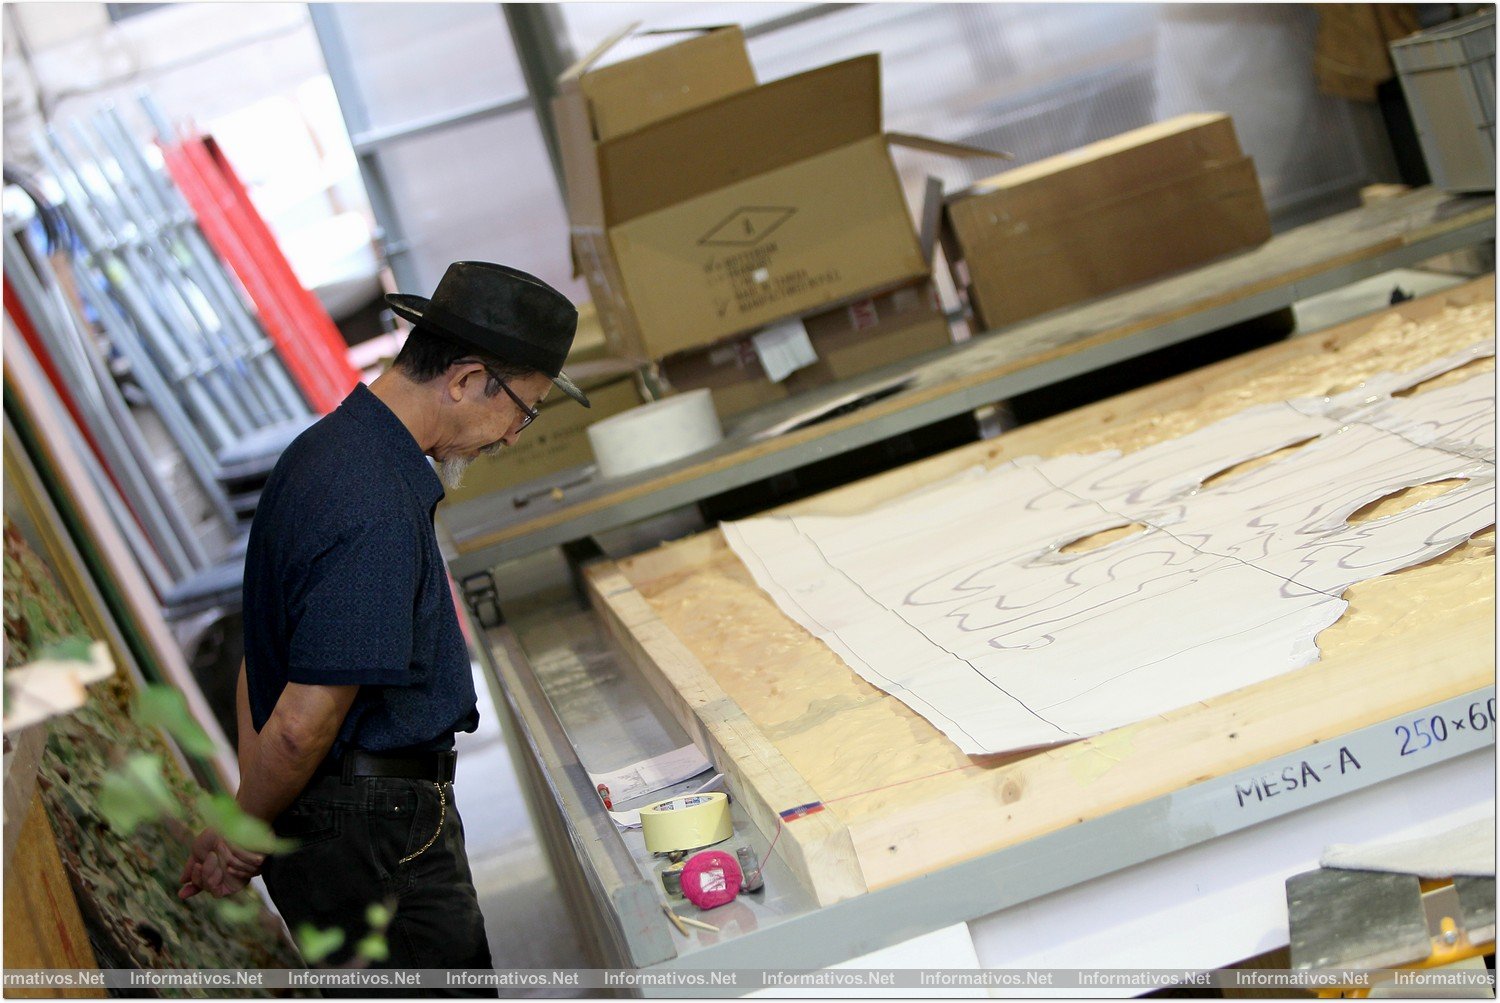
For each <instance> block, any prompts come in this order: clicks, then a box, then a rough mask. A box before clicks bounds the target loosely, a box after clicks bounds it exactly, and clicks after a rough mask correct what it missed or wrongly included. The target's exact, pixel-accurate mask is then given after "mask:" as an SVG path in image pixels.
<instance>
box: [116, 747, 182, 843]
mask: <svg viewBox="0 0 1500 1003" xmlns="http://www.w3.org/2000/svg"><path fill="white" fill-rule="evenodd" d="M99 811H100V813H101V814H103V815H104V818H105V820H106V821H107V822H109V824H110V828H112V829H115V830H117V831H119V832H121V833H123V834H125V835H129V834H130V833H132V832H134V831H135V829H136V826H138V825H140V824H141V823H142V822H148V821H152V820H154V819H158V818H161V817H163V816H166V817H169V818H182V817H183V810H182V805H181V803H179V802H178V800H177V799H176V798H175V797H173V796H172V790H171V788H170V787H168V786H167V780H166V777H164V776H163V775H162V759H161V757H160V756H153V755H150V754H149V753H144V752H137V753H133V754H132V755H131V756H130V758H128V759H127V760H125V764H124V765H123V766H121V767H119V768H118V769H114V770H111V771H109V772H108V773H106V774H105V775H104V779H103V781H102V782H101V783H100V785H99Z"/></svg>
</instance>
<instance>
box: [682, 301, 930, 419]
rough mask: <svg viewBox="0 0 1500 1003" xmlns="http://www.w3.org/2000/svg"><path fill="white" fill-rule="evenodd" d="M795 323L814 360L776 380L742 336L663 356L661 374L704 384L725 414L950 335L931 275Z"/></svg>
mask: <svg viewBox="0 0 1500 1003" xmlns="http://www.w3.org/2000/svg"><path fill="white" fill-rule="evenodd" d="M802 325H803V327H805V328H806V329H807V335H808V340H809V341H811V342H812V346H813V350H814V351H815V352H817V355H818V361H817V362H815V363H813V364H812V365H810V366H805V367H803V368H802V369H798V370H796V371H795V372H793V373H792V374H791V375H790V376H788V377H787V378H786V379H784V380H782V381H781V382H780V383H773V382H771V380H770V379H769V378H768V377H767V376H766V371H765V368H764V367H763V366H762V365H761V363H760V358H759V356H757V355H756V352H755V347H754V345H753V339H752V337H749V336H747V337H744V338H736V339H733V340H730V341H726V342H723V343H721V344H718V345H713V346H710V347H709V348H704V349H697V350H695V351H690V352H683V353H679V354H677V355H673V356H668V357H667V358H666V359H663V360H662V362H661V365H660V370H661V373H662V376H663V377H664V378H665V379H666V381H667V382H668V384H670V386H671V388H672V389H673V390H695V389H698V388H700V387H706V388H708V390H709V392H710V393H711V394H712V396H713V399H714V408H715V410H717V411H718V412H719V417H721V418H728V417H731V416H733V415H736V414H740V413H741V412H744V411H749V410H752V409H754V408H757V407H760V406H762V405H765V404H770V403H773V402H775V401H778V400H783V399H785V398H786V397H789V396H791V395H792V394H796V393H801V392H803V391H806V390H811V389H813V388H814V387H820V386H824V385H826V384H828V383H831V382H833V381H835V380H841V379H847V378H849V377H851V376H858V375H859V374H861V373H866V372H869V371H870V370H872V369H878V368H880V367H881V366H885V365H889V364H890V363H893V362H899V361H900V360H902V359H906V358H910V357H912V356H916V355H921V354H922V353H924V352H929V351H932V350H934V349H937V348H941V347H943V346H944V345H950V344H952V343H953V332H952V330H951V329H950V328H949V326H948V320H947V317H946V316H944V314H943V310H942V306H941V305H940V304H939V302H938V297H937V290H936V289H935V288H934V287H933V284H932V282H931V281H922V282H917V283H912V284H908V285H905V286H902V287H901V288H899V289H894V290H891V291H889V292H886V293H882V294H881V295H879V296H874V297H868V298H866V299H862V300H859V301H857V302H855V303H851V304H849V305H847V306H841V307H839V308H837V309H835V310H829V311H826V312H823V313H819V314H810V315H808V316H806V317H803V318H802Z"/></svg>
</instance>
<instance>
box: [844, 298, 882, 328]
mask: <svg viewBox="0 0 1500 1003" xmlns="http://www.w3.org/2000/svg"><path fill="white" fill-rule="evenodd" d="M879 323H880V311H879V310H877V309H875V301H874V300H873V299H866V300H860V301H859V302H858V303H850V304H849V326H850V327H852V328H854V330H856V331H868V330H869V329H870V328H872V327H875V326H876V325H878V324H879Z"/></svg>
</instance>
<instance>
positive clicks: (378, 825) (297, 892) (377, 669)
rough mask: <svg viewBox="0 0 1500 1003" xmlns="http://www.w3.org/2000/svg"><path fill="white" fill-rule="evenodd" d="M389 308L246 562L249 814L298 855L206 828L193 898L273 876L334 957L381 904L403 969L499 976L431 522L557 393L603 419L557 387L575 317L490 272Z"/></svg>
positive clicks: (454, 626) (453, 276)
mask: <svg viewBox="0 0 1500 1003" xmlns="http://www.w3.org/2000/svg"><path fill="white" fill-rule="evenodd" d="M387 299H388V301H389V302H390V304H391V306H392V308H393V309H394V310H395V311H396V312H397V313H398V314H400V315H401V316H403V317H405V318H407V319H408V320H411V321H412V322H413V323H414V324H415V328H414V329H413V331H412V333H411V336H410V337H409V338H408V339H407V341H406V344H405V345H404V346H403V347H402V349H401V352H400V354H399V355H398V356H397V357H396V360H395V363H394V364H393V365H392V367H391V368H390V369H389V370H388V371H387V372H385V373H384V374H382V375H381V376H380V377H379V378H378V379H377V380H375V381H374V382H373V383H372V384H370V386H369V387H368V389H367V388H366V387H364V386H356V387H355V388H354V390H353V391H352V392H350V394H349V396H348V397H346V398H345V399H344V402H343V403H342V404H341V405H339V408H338V409H337V410H336V411H334V412H333V413H332V414H330V415H327V416H326V417H324V418H323V419H322V420H320V421H319V422H317V424H315V425H313V426H312V427H311V428H309V429H308V430H307V431H306V432H305V433H303V434H302V435H301V436H299V437H298V438H297V440H296V441H295V442H293V443H292V445H291V446H290V447H288V449H287V451H286V452H285V454H283V455H282V457H281V459H280V461H279V462H278V463H277V465H276V469H275V471H274V472H273V473H272V474H271V478H270V480H269V481H267V483H266V487H265V491H264V492H263V493H262V495H261V499H260V504H259V506H258V508H257V510H256V513H255V521H254V523H253V525H252V526H251V530H250V542H249V548H248V550H247V551H246V555H245V664H244V666H243V668H242V669H241V673H240V679H239V697H238V711H239V732H240V741H239V764H240V774H241V779H240V790H239V795H238V800H239V804H240V806H241V807H242V808H243V809H244V810H245V811H246V812H248V813H249V814H251V815H254V816H256V817H258V818H261V819H264V820H266V821H268V822H271V823H272V824H273V827H274V828H275V830H276V832H277V834H278V835H280V836H284V837H287V838H289V839H293V840H295V841H296V842H297V844H298V848H297V849H296V850H294V851H292V852H289V853H286V854H278V855H275V856H272V857H268V858H264V859H263V858H261V857H260V856H259V855H257V854H254V853H250V852H248V851H246V850H243V849H241V848H238V847H235V846H233V845H231V844H229V843H228V842H226V841H225V840H224V839H223V838H222V837H220V836H219V835H218V834H216V833H214V832H213V831H212V830H210V831H206V832H204V833H203V834H201V835H200V836H199V838H198V839H197V841H196V842H195V844H194V847H193V851H192V854H191V857H190V859H189V861H188V863H187V865H186V866H185V867H184V869H183V878H182V880H183V888H182V891H181V895H182V897H184V898H187V897H189V896H191V895H193V894H196V893H197V892H198V891H200V890H206V891H209V892H210V893H212V894H214V895H219V896H222V895H227V894H231V893H233V892H235V891H237V890H239V889H240V888H242V887H244V884H245V882H246V881H248V880H249V879H250V878H251V877H252V876H254V874H255V873H257V871H260V872H261V873H263V874H264V876H265V880H266V886H267V887H268V888H269V889H270V892H271V897H272V898H273V899H274V900H275V901H276V905H277V908H278V909H280V911H281V914H282V916H283V917H284V918H285V919H286V921H287V923H288V925H290V926H291V927H292V928H293V929H294V930H295V929H296V928H297V927H298V926H299V925H300V924H302V923H304V922H306V923H311V924H313V925H314V926H316V927H318V928H320V929H329V928H334V927H337V928H341V929H342V930H343V931H344V933H345V940H344V946H343V948H342V949H341V950H340V951H339V952H337V953H335V954H334V955H332V956H331V957H330V960H331V961H333V962H334V963H337V962H338V961H340V960H342V959H343V958H345V957H347V956H348V955H349V954H350V952H351V951H353V950H354V948H355V946H356V944H357V942H358V941H359V940H360V939H362V938H363V937H364V936H365V935H366V933H367V931H368V928H369V927H368V921H367V918H366V914H367V910H368V908H369V907H370V906H371V905H374V904H385V905H387V906H389V907H391V909H392V912H393V918H392V920H391V922H390V926H389V928H388V930H387V934H386V943H387V946H388V949H389V952H390V953H389V957H388V959H387V960H386V963H387V964H389V965H390V966H392V967H405V968H488V967H490V954H489V949H488V946H487V945H486V942H485V935H484V922H483V918H482V917H481V915H480V911H479V902H478V899H477V897H476V895H475V893H474V887H473V882H472V880H471V878H470V873H469V865H468V860H467V858H466V855H465V851H464V833H463V824H462V822H461V821H460V819H459V816H458V809H457V807H456V805H455V804H454V802H453V790H452V780H453V768H454V752H453V736H454V733H455V732H458V731H473V730H474V728H475V725H476V724H477V723H478V719H479V715H478V711H477V707H476V700H475V693H474V685H473V677H472V676H471V674H470V669H469V655H468V650H467V648H466V646H465V644H464V640H463V635H462V634H461V633H460V631H459V625H458V618H457V615H456V614H455V612H454V606H453V597H452V594H451V592H450V589H449V586H448V578H447V572H446V569H445V567H444V564H443V560H442V557H441V556H440V554H439V552H438V545H437V539H436V536H435V535H434V532H433V522H432V520H433V511H434V507H435V506H436V505H437V503H438V501H439V500H440V499H441V498H442V497H443V487H444V484H446V485H447V486H448V487H455V486H456V485H457V483H458V480H459V478H460V477H461V476H462V474H463V470H464V468H465V467H466V466H467V465H468V464H469V463H470V462H472V461H473V460H474V459H475V458H476V457H478V456H480V455H481V454H485V453H491V452H494V451H496V450H499V449H501V448H502V447H504V446H508V445H511V444H513V443H514V442H515V441H516V439H517V438H518V437H519V436H520V434H521V432H522V430H523V429H525V428H526V426H527V425H529V424H530V423H531V422H532V421H533V420H535V418H536V416H537V407H538V405H540V404H541V402H542V399H543V398H544V397H545V396H546V395H547V392H548V391H549V390H550V389H551V388H552V387H554V386H556V387H557V388H558V389H560V390H562V391H563V392H564V393H565V394H567V395H568V396H569V397H572V398H573V399H574V400H576V401H578V402H579V403H580V404H582V405H584V406H585V407H587V406H588V400H587V398H585V397H584V395H583V394H582V393H581V392H580V391H579V390H578V388H577V387H576V386H574V384H573V382H572V381H571V380H569V379H568V378H567V376H565V375H564V374H563V373H562V364H563V359H564V358H565V357H566V356H567V354H568V349H569V347H570V346H571V345H572V342H573V333H574V330H575V328H576V326H577V320H578V314H577V312H576V311H575V310H574V308H573V306H572V304H571V303H569V302H568V300H567V299H566V298H565V297H564V296H563V295H562V294H561V293H559V292H557V291H556V290H555V289H552V288H551V287H550V286H548V285H546V284H545V283H543V282H541V281H540V280H538V279H536V278H534V277H532V276H530V275H527V274H525V273H524V272H519V271H516V270H514V269H511V268H506V267H503V266H501V265H493V264H487V263H484V262H467V261H465V262H458V263H456V264H454V265H452V266H450V267H449V268H448V271H447V273H446V274H445V275H444V276H443V279H442V282H440V283H439V285H438V288H437V290H436V292H435V293H434V294H433V296H432V299H431V300H427V299H423V298H421V297H417V296H407V295H399V294H397V295H392V296H389V297H387ZM428 457H431V458H432V459H433V460H434V461H436V463H437V465H438V468H439V469H440V470H441V471H442V477H441V481H440V479H439V475H438V473H437V472H435V471H434V470H433V468H432V466H431V465H430V464H429V463H428V460H427V458H428ZM423 993H424V994H427V995H431V994H432V991H431V990H430V989H429V990H423ZM491 995H493V994H491Z"/></svg>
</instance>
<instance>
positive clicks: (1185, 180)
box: [950, 157, 1271, 330]
mask: <svg viewBox="0 0 1500 1003" xmlns="http://www.w3.org/2000/svg"><path fill="white" fill-rule="evenodd" d="M956 229H957V228H956ZM1270 237H1271V227H1270V220H1269V217H1268V216H1267V214H1266V207H1265V201H1264V199H1263V197H1262V195H1261V191H1260V185H1259V182H1258V181H1257V179H1256V176H1255V167H1254V164H1253V163H1252V162H1251V161H1250V159H1249V158H1247V157H1241V158H1239V159H1238V160H1237V161H1234V162H1232V163H1224V164H1216V165H1214V166H1211V167H1208V168H1206V169H1204V170H1202V171H1200V172H1198V173H1196V174H1190V175H1186V176H1183V177H1180V178H1177V179H1175V180H1172V181H1168V182H1166V183H1164V184H1158V185H1156V186H1153V187H1151V188H1149V189H1145V190H1142V191H1137V192H1131V193H1129V194H1126V195H1124V196H1121V197H1118V198H1116V199H1115V200H1113V201H1109V202H1101V203H1096V204H1093V205H1089V206H1084V207H1081V208H1079V209H1078V210H1077V211H1075V212H1073V213H1070V214H1066V215H1059V216H1055V217H1053V218H1051V219H1048V220H1046V221H1045V225H1032V222H1031V221H1030V220H1028V219H1016V218H1013V217H1006V218H1001V219H1000V220H999V221H997V222H994V223H992V224H991V225H990V226H989V227H987V228H985V229H984V230H983V231H981V232H980V233H979V234H977V235H974V234H971V235H970V237H969V238H968V239H965V237H964V236H963V231H962V230H959V239H958V243H959V245H960V246H961V252H960V253H961V254H962V256H963V264H964V266H965V271H966V274H967V279H968V289H967V291H968V295H969V298H970V303H971V305H972V306H973V307H974V311H975V315H976V318H977V319H978V321H979V323H980V325H981V326H982V327H983V328H984V329H987V330H988V329H994V328H997V327H1001V326H1004V325H1006V324H1012V323H1015V322H1016V321H1019V320H1023V319H1025V318H1027V317H1032V316H1036V315H1038V314H1042V313H1046V312H1047V311H1049V310H1054V309H1058V308H1060V307H1064V306H1067V305H1069V304H1072V303H1077V302H1081V301H1083V300H1087V299H1091V298H1093V297H1096V296H1100V295H1103V294H1104V293H1107V292H1111V291H1113V290H1116V289H1121V288H1124V287H1126V286H1130V285H1135V284H1137V283H1141V282H1147V281H1150V280H1152V279H1155V278H1159V277H1161V276H1164V275H1170V274H1172V273H1173V272H1178V271H1181V270H1183V269H1187V268H1191V267H1194V266H1196V265H1200V264H1203V263H1205V262H1208V261H1212V260H1214V259H1216V258H1220V257H1223V256H1224V255H1226V254H1231V253H1234V252H1236V251H1243V250H1246V249H1248V248H1251V247H1255V246H1257V245H1259V244H1262V243H1264V242H1265V241H1267V240H1269V239H1270ZM950 260H951V259H950Z"/></svg>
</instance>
